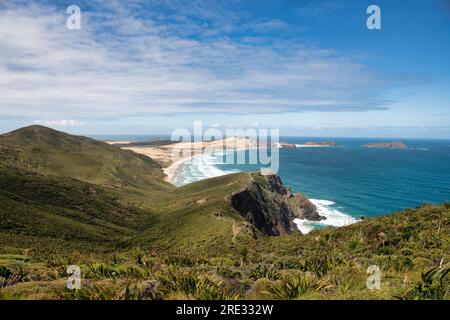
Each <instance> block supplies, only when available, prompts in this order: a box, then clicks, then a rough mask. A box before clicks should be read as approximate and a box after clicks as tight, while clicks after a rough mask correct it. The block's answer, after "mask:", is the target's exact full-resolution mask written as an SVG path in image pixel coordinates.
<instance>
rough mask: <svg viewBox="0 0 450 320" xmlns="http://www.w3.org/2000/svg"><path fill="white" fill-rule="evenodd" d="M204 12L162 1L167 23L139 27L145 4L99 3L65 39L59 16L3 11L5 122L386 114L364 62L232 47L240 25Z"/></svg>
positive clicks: (1, 112)
mask: <svg viewBox="0 0 450 320" xmlns="http://www.w3.org/2000/svg"><path fill="white" fill-rule="evenodd" d="M202 3H204V2H197V1H194V2H192V3H190V5H189V6H188V7H180V2H176V1H168V2H159V1H154V2H152V4H153V5H154V8H159V7H158V6H162V5H164V6H166V7H168V8H170V9H171V10H172V11H170V12H171V13H170V14H169V13H167V10H161V11H160V12H159V13H160V14H158V15H157V14H156V13H155V12H154V11H153V10H149V11H148V15H147V16H145V17H144V18H142V17H138V13H139V12H140V10H141V3H140V2H139V1H133V2H131V4H128V5H125V4H123V3H120V2H117V1H113V2H108V5H106V4H102V2H98V3H97V5H98V6H102V5H104V6H105V7H102V9H99V10H96V11H91V12H84V11H82V30H81V31H75V30H67V29H66V28H65V18H66V16H65V15H64V13H65V11H64V10H62V9H61V8H58V9H56V8H55V7H49V6H42V5H37V4H33V5H29V6H27V7H24V6H20V5H14V4H4V5H3V6H0V57H1V59H0V117H1V116H19V117H20V116H24V117H25V116H27V117H34V118H37V117H46V118H61V117H64V118H69V119H77V118H80V117H83V118H90V117H91V118H101V117H106V116H109V117H115V116H117V117H120V116H124V115H141V114H145V113H184V112H188V113H189V112H190V113H192V112H201V113H204V112H211V113H217V112H232V113H233V112H234V113H278V112H283V111H298V112H304V111H317V110H318V111H341V110H349V111H363V110H373V109H380V108H384V105H383V101H381V100H380V99H379V93H380V91H381V90H383V89H384V88H385V87H386V86H387V84H388V83H387V82H386V81H385V80H383V79H382V78H381V77H380V76H377V75H374V74H373V73H372V72H371V71H370V70H368V69H367V68H366V67H365V66H364V65H362V64H361V63H358V62H354V61H352V60H351V59H349V58H347V57H345V56H343V55H341V54H339V53H337V52H334V51H332V50H321V49H318V48H310V47H305V46H303V45H302V44H301V43H298V42H295V41H294V42H293V41H287V40H280V41H275V42H272V43H271V44H270V45H265V44H261V43H249V42H241V41H239V40H237V39H233V38H232V37H228V36H227V32H229V30H235V29H236V28H238V27H239V25H241V22H242V21H241V18H240V17H238V16H235V15H233V13H232V12H230V11H226V10H222V9H223V8H215V6H217V4H215V5H213V4H208V6H210V7H208V8H205V7H204V5H202ZM211 6H212V7H211ZM185 9H186V10H185ZM219 9H220V10H219ZM82 10H83V7H82ZM103 10H106V11H103ZM156 12H158V11H156ZM140 13H142V12H140ZM193 14H195V15H196V17H197V18H198V17H200V18H203V19H204V20H205V21H203V22H198V21H196V20H195V21H194V20H193V19H192V15H193ZM256 26H258V28H260V30H261V28H262V29H264V28H269V27H277V28H284V27H287V25H286V24H284V23H283V22H282V21H279V20H270V21H266V22H263V23H259V24H254V27H256ZM193 35H194V36H193ZM375 77H377V82H374V81H373V79H374V78H375ZM64 121H66V120H64Z"/></svg>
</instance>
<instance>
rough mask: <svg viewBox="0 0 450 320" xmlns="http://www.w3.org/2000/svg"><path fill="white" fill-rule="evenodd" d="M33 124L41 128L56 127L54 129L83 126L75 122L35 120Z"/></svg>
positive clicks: (82, 123)
mask: <svg viewBox="0 0 450 320" xmlns="http://www.w3.org/2000/svg"><path fill="white" fill-rule="evenodd" d="M34 123H35V124H40V125H43V126H50V127H51V126H56V127H78V126H84V122H80V121H77V120H35V121H34Z"/></svg>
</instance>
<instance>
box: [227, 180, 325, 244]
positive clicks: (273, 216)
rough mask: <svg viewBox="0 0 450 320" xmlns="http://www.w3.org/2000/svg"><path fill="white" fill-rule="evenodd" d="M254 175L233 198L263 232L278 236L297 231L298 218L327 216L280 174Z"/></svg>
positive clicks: (249, 219)
mask: <svg viewBox="0 0 450 320" xmlns="http://www.w3.org/2000/svg"><path fill="white" fill-rule="evenodd" d="M252 178H253V179H252V181H251V183H250V184H249V185H247V186H246V187H245V188H244V189H242V190H240V191H238V192H235V193H233V194H232V195H231V198H230V202H231V205H232V206H233V208H234V209H235V210H237V211H238V212H239V213H240V214H241V215H242V216H243V217H244V218H245V219H246V220H247V221H248V222H250V223H251V225H252V226H253V227H254V228H256V229H257V230H258V231H260V232H261V233H262V234H264V235H269V236H277V235H281V234H289V233H292V232H295V231H297V227H296V225H295V223H294V222H293V220H294V219H296V218H298V219H308V220H313V221H319V220H323V219H325V218H324V217H322V216H320V215H319V214H318V212H317V210H316V207H315V206H314V205H313V204H312V203H311V202H310V201H309V200H308V199H307V198H306V197H305V196H303V195H302V194H300V193H297V194H293V193H292V191H291V189H290V188H286V186H284V184H283V182H282V181H281V179H280V177H279V176H277V175H264V176H263V175H261V174H259V173H254V174H253V175H252Z"/></svg>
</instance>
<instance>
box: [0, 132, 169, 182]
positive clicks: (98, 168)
mask: <svg viewBox="0 0 450 320" xmlns="http://www.w3.org/2000/svg"><path fill="white" fill-rule="evenodd" d="M0 160H1V162H2V164H9V165H12V166H16V167H18V168H22V169H26V170H31V171H33V172H38V173H42V174H49V175H56V176H61V177H70V178H73V179H77V180H81V181H85V182H89V183H94V184H99V185H104V186H109V187H114V188H122V187H127V186H131V187H138V188H153V189H156V190H171V189H173V188H172V186H171V185H170V184H168V183H165V182H164V181H163V177H164V174H163V173H162V171H161V168H160V165H159V164H158V163H157V162H156V161H154V160H152V159H150V158H149V157H145V156H143V155H139V154H136V153H134V152H131V151H127V150H122V149H120V148H117V147H114V146H110V145H108V144H107V143H104V142H101V141H96V140H93V139H90V138H86V137H79V136H73V135H69V134H66V133H63V132H59V131H56V130H53V129H50V128H47V127H43V126H38V125H34V126H29V127H25V128H22V129H18V130H16V131H13V132H10V133H7V134H3V135H0Z"/></svg>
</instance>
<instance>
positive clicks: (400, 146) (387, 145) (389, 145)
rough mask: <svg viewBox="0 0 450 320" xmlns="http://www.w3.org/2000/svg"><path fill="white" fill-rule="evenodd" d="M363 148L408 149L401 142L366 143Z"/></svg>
mask: <svg viewBox="0 0 450 320" xmlns="http://www.w3.org/2000/svg"><path fill="white" fill-rule="evenodd" d="M364 147H365V148H377V149H408V148H409V147H408V146H407V145H406V144H404V143H402V142H376V143H366V144H365V145H364Z"/></svg>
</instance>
